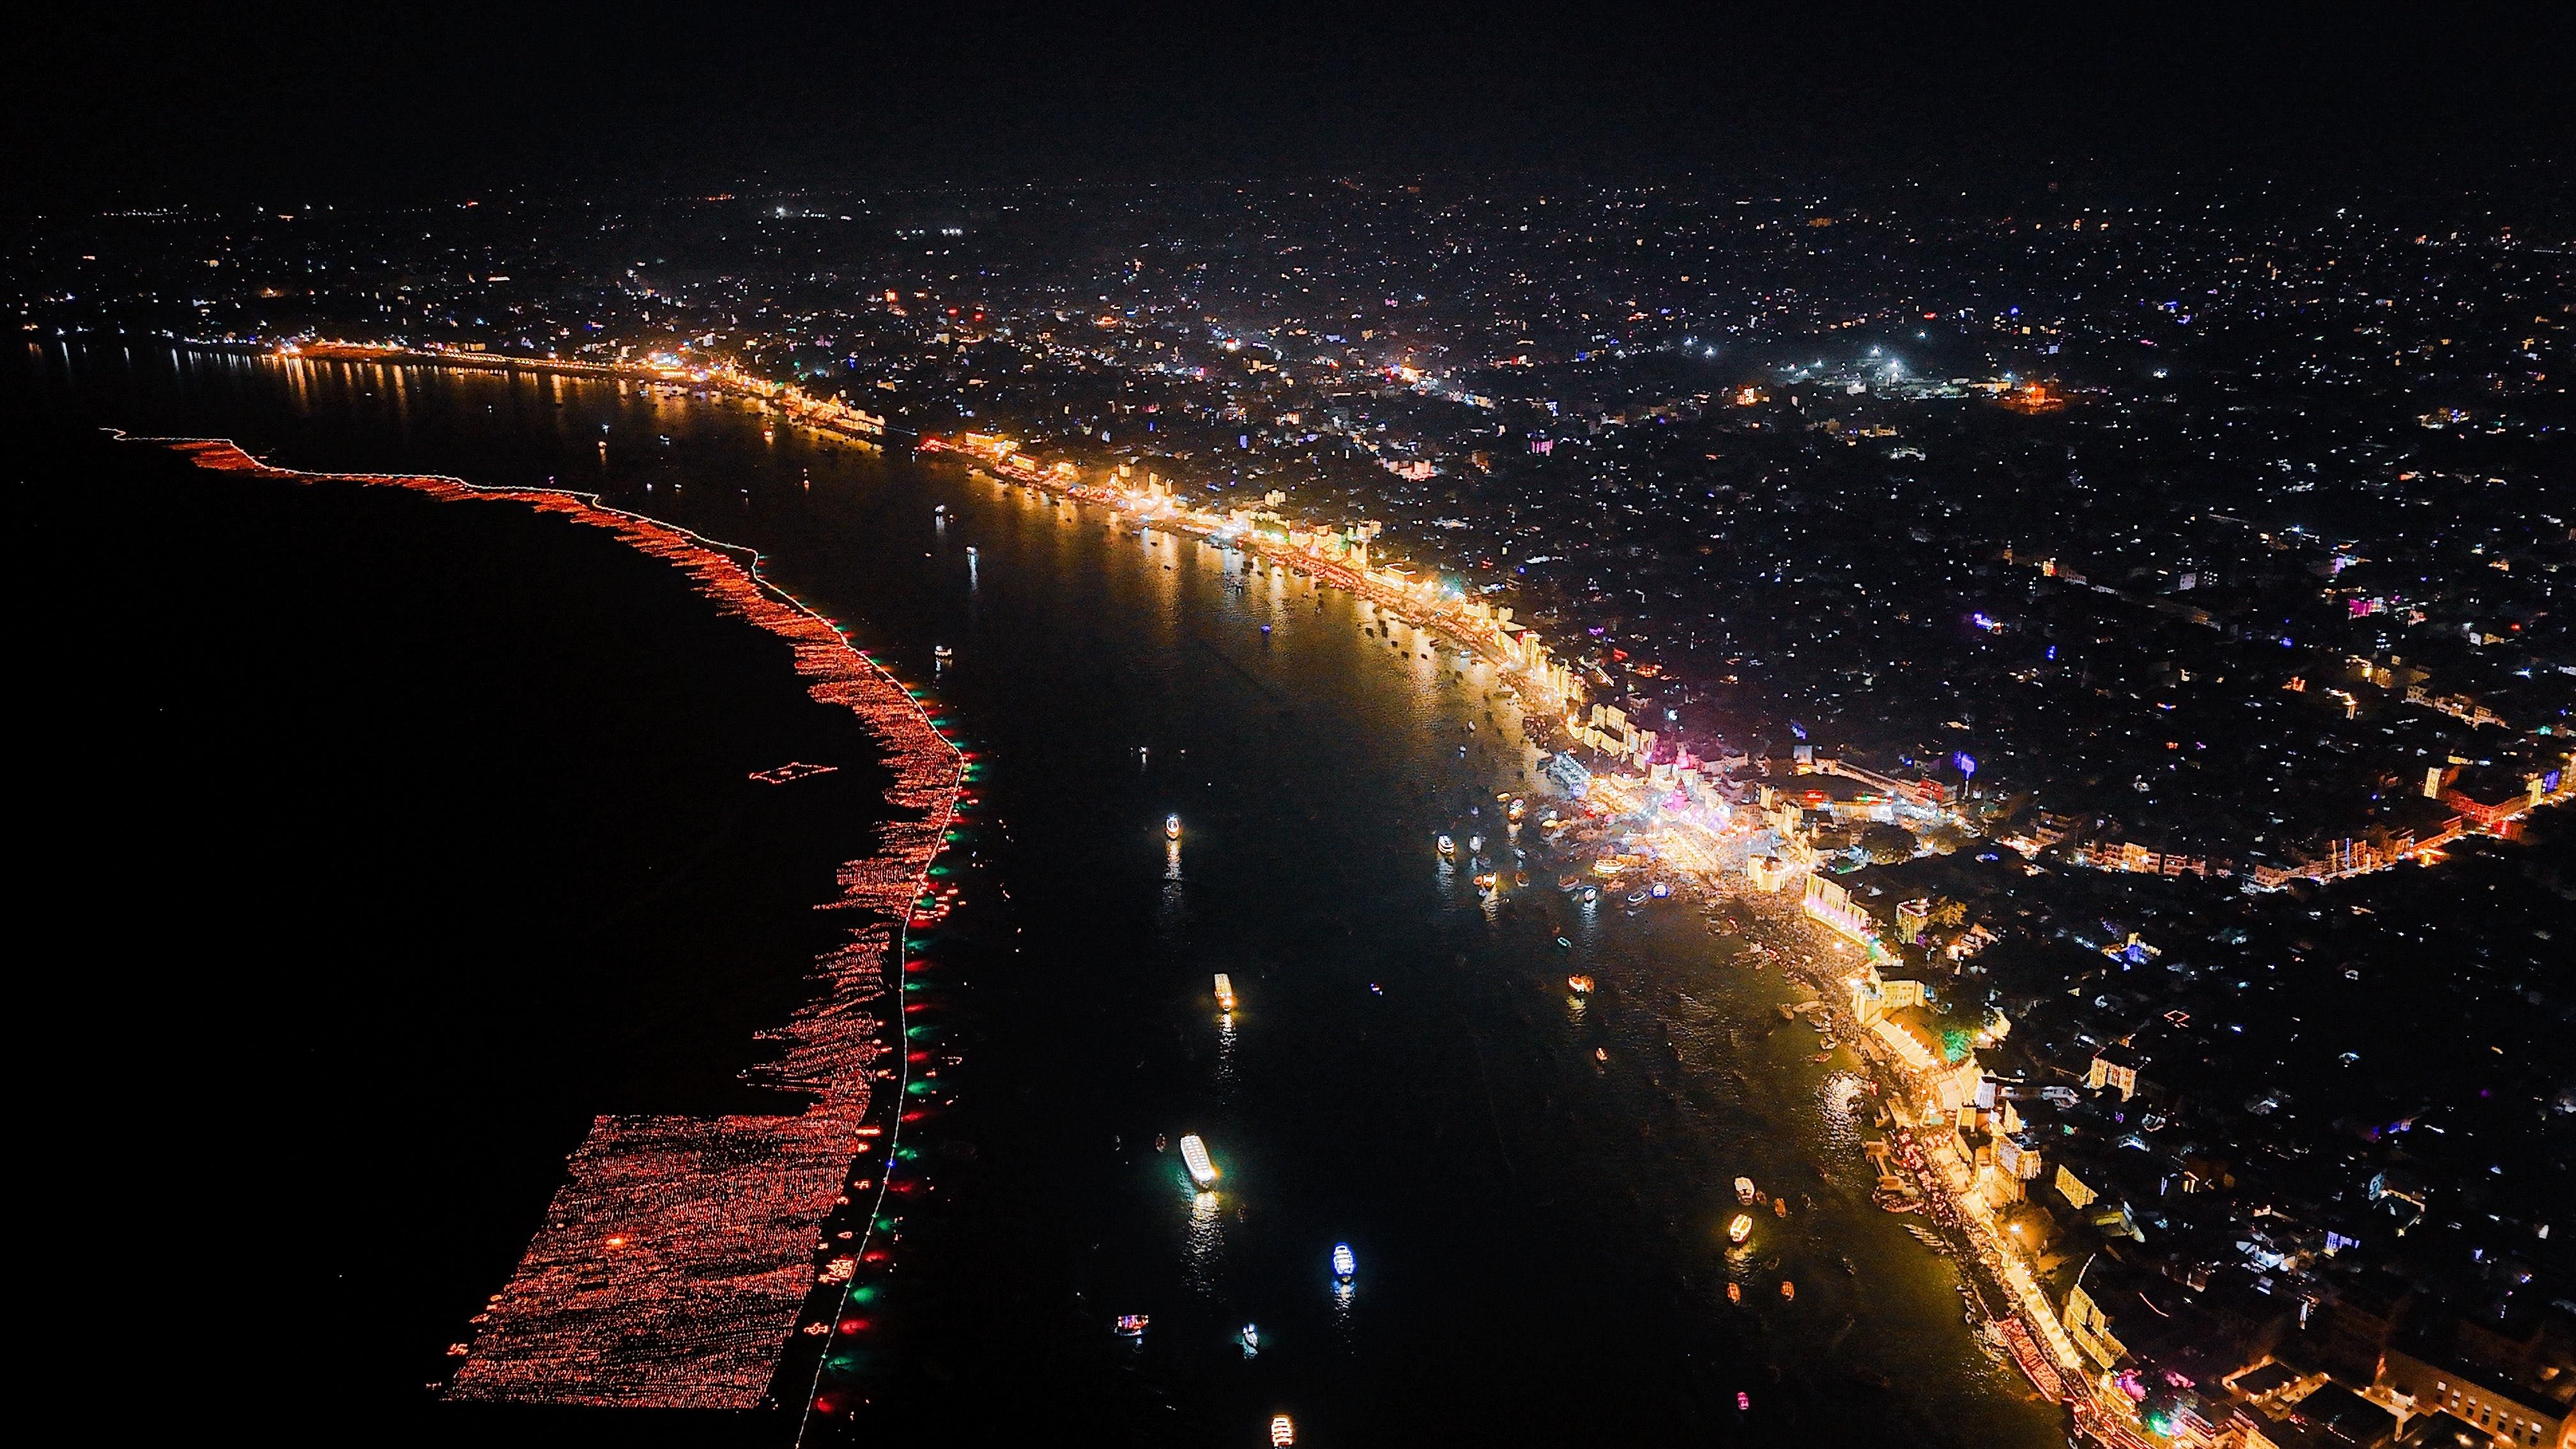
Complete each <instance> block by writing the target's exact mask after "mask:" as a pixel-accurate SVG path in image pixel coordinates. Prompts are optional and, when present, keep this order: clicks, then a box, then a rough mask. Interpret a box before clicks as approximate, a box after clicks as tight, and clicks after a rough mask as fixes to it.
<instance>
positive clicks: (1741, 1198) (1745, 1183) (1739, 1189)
mask: <svg viewBox="0 0 2576 1449" xmlns="http://www.w3.org/2000/svg"><path fill="white" fill-rule="evenodd" d="M1735 1200H1736V1201H1737V1202H1740V1203H1742V1204H1744V1205H1745V1206H1746V1207H1751V1206H1753V1179H1752V1178H1749V1177H1739V1178H1737V1179H1736V1180H1735Z"/></svg>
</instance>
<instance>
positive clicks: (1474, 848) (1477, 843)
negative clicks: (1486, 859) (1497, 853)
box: [1467, 835, 1485, 855]
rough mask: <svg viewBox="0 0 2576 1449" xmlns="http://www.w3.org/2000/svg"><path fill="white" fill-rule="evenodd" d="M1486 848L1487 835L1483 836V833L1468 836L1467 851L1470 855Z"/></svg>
mask: <svg viewBox="0 0 2576 1449" xmlns="http://www.w3.org/2000/svg"><path fill="white" fill-rule="evenodd" d="M1484 848H1485V837H1483V836H1481V835H1470V836H1468V837H1467V853H1468V854H1469V855H1474V854H1476V853H1477V852H1479V851H1481V850H1483V849H1484Z"/></svg>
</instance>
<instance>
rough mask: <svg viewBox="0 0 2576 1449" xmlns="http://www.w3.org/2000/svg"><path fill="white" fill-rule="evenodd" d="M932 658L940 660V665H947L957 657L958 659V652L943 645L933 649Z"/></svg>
mask: <svg viewBox="0 0 2576 1449" xmlns="http://www.w3.org/2000/svg"><path fill="white" fill-rule="evenodd" d="M930 657H931V658H933V659H936V660H938V661H939V662H940V663H942V664H945V663H947V662H948V661H949V660H951V659H954V658H956V657H957V651H956V650H954V649H951V648H949V647H948V646H947V645H945V644H942V645H940V646H938V647H937V648H935V649H932V650H931V651H930Z"/></svg>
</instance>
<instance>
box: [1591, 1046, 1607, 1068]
mask: <svg viewBox="0 0 2576 1449" xmlns="http://www.w3.org/2000/svg"><path fill="white" fill-rule="evenodd" d="M1592 1059H1593V1060H1594V1061H1596V1062H1600V1063H1602V1064H1604V1065H1607V1064H1608V1063H1609V1061H1610V1049H1609V1048H1608V1047H1594V1048H1593V1049H1592Z"/></svg>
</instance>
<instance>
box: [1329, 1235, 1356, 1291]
mask: <svg viewBox="0 0 2576 1449" xmlns="http://www.w3.org/2000/svg"><path fill="white" fill-rule="evenodd" d="M1359 1273H1360V1266H1359V1259H1357V1258H1355V1257H1353V1256H1352V1255H1351V1245H1350V1244H1348V1243H1335V1244H1333V1281H1334V1282H1336V1283H1348V1282H1349V1281H1351V1280H1352V1279H1353V1278H1356V1277H1358V1276H1359Z"/></svg>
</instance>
